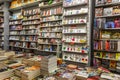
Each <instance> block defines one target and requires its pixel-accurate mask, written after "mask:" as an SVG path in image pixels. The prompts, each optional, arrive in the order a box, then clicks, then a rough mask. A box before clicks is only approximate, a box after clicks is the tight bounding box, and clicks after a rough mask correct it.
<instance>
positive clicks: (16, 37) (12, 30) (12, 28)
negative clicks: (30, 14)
mask: <svg viewBox="0 0 120 80" xmlns="http://www.w3.org/2000/svg"><path fill="white" fill-rule="evenodd" d="M22 18H23V17H22V14H21V10H19V11H15V12H13V13H12V15H11V16H10V19H9V48H10V50H13V51H23V50H22V42H20V37H21V35H20V32H21V31H22Z"/></svg>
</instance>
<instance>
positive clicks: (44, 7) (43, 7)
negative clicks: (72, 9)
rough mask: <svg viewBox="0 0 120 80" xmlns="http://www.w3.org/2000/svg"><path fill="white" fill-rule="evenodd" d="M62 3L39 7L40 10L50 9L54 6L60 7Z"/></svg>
mask: <svg viewBox="0 0 120 80" xmlns="http://www.w3.org/2000/svg"><path fill="white" fill-rule="evenodd" d="M62 4H63V2H62V1H61V2H57V3H54V4H51V5H43V6H39V7H40V9H46V8H51V7H55V6H59V5H62Z"/></svg>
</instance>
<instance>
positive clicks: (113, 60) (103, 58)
mask: <svg viewBox="0 0 120 80" xmlns="http://www.w3.org/2000/svg"><path fill="white" fill-rule="evenodd" d="M94 57H95V58H99V59H106V60H113V61H120V60H116V59H110V58H100V57H97V56H94Z"/></svg>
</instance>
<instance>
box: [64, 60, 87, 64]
mask: <svg viewBox="0 0 120 80" xmlns="http://www.w3.org/2000/svg"><path fill="white" fill-rule="evenodd" d="M63 60H64V59H63ZM64 61H65V62H67V61H70V62H77V61H71V60H64ZM77 63H82V64H88V63H85V62H77Z"/></svg>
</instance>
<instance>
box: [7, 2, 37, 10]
mask: <svg viewBox="0 0 120 80" xmlns="http://www.w3.org/2000/svg"><path fill="white" fill-rule="evenodd" d="M38 5H39V1H36V2H33V3H28V4H24V5H22V6H19V7H16V8H11V9H9V11H16V10H20V9H23V8H29V7H33V6H38Z"/></svg>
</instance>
